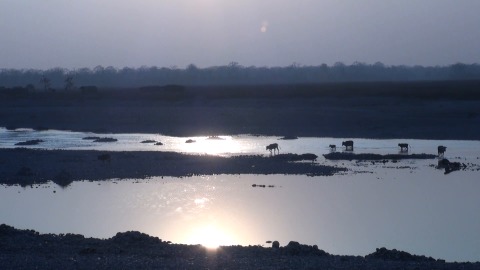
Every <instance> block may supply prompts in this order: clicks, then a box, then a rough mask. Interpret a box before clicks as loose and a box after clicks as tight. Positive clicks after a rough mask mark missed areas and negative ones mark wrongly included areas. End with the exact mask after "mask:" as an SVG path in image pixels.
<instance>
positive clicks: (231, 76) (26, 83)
mask: <svg viewBox="0 0 480 270" xmlns="http://www.w3.org/2000/svg"><path fill="white" fill-rule="evenodd" d="M478 79H480V65H478V64H463V63H457V64H453V65H449V66H426V67H425V66H403V65H398V66H387V65H384V64H383V63H380V62H377V63H374V64H365V63H359V62H355V63H353V64H351V65H346V64H344V63H341V62H338V63H335V64H334V65H331V66H329V65H326V64H322V65H318V66H302V65H298V64H295V63H294V64H292V65H290V66H286V67H256V66H249V67H245V66H242V65H240V64H238V63H236V62H232V63H230V64H228V65H224V66H214V67H207V68H199V67H197V66H196V65H194V64H190V65H188V66H187V67H185V68H178V67H175V66H173V67H156V66H152V67H147V66H142V67H139V68H129V67H124V68H115V67H112V66H109V67H103V66H97V67H95V68H93V69H90V68H80V69H73V70H69V69H64V68H53V69H48V70H37V69H0V88H4V89H5V88H14V87H17V88H23V89H27V90H28V91H32V90H37V91H42V90H45V91H49V90H60V89H63V90H71V89H75V88H78V87H79V86H81V85H95V86H98V87H102V88H107V87H108V88H131V87H141V86H148V85H168V84H177V85H238V84H240V85H241V84H244V85H254V84H257V85H258V84H309V83H323V82H373V81H379V82H381V81H440V80H478Z"/></svg>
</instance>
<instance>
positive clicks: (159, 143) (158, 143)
mask: <svg viewBox="0 0 480 270" xmlns="http://www.w3.org/2000/svg"><path fill="white" fill-rule="evenodd" d="M155 145H163V143H161V142H157V143H155Z"/></svg>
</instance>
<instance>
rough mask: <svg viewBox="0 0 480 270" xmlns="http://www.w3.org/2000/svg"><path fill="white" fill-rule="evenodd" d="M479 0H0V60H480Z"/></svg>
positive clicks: (45, 63)
mask: <svg viewBox="0 0 480 270" xmlns="http://www.w3.org/2000/svg"><path fill="white" fill-rule="evenodd" d="M479 12H480V1H479V0H41V1H40V0H0V68H39V69H46V68H52V67H65V68H79V67H95V66H97V65H102V66H105V67H106V66H114V67H125V66H129V67H139V66H142V65H146V66H159V67H169V66H173V65H176V66H178V67H180V68H183V67H185V66H186V65H188V64H190V63H193V64H195V65H197V66H199V67H206V66H214V65H226V64H228V63H229V62H232V61H235V62H238V63H239V64H241V65H244V66H250V65H255V66H286V65H290V64H292V63H294V62H296V63H298V64H302V65H320V64H322V63H326V64H328V65H331V64H333V63H335V62H337V61H341V62H344V63H346V64H351V63H353V62H354V61H359V62H365V63H369V64H371V63H375V62H376V61H381V62H383V63H385V64H387V65H400V64H405V65H416V64H419V65H429V66H430V65H449V64H454V63H457V62H463V63H480V16H479Z"/></svg>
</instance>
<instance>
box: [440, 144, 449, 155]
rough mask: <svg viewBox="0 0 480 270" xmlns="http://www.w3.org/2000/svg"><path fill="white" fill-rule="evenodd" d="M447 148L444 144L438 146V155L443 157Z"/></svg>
mask: <svg viewBox="0 0 480 270" xmlns="http://www.w3.org/2000/svg"><path fill="white" fill-rule="evenodd" d="M446 150H447V147H446V146H443V145H440V146H438V156H442V157H443V156H444V154H445V151H446Z"/></svg>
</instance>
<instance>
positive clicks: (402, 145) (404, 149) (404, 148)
mask: <svg viewBox="0 0 480 270" xmlns="http://www.w3.org/2000/svg"><path fill="white" fill-rule="evenodd" d="M398 147H400V152H402V153H406V152H408V148H409V146H408V143H399V144H398Z"/></svg>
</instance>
